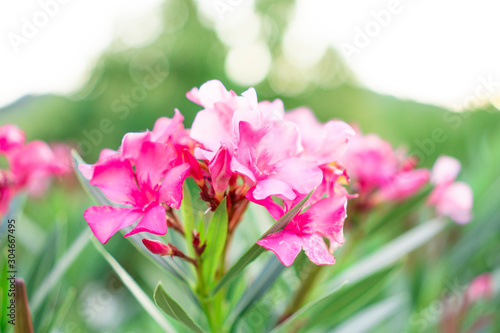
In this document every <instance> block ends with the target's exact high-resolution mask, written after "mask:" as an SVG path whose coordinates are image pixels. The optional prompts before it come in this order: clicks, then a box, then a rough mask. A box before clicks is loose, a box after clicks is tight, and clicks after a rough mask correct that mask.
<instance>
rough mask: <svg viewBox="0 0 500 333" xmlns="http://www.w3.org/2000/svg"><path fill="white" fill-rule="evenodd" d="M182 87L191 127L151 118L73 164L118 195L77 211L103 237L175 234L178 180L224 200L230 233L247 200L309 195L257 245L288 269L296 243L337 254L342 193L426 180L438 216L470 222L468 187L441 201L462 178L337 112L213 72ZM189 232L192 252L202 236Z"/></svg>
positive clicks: (365, 193)
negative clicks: (323, 115)
mask: <svg viewBox="0 0 500 333" xmlns="http://www.w3.org/2000/svg"><path fill="white" fill-rule="evenodd" d="M186 96H187V98H188V99H189V100H191V101H192V102H194V103H196V104H198V105H199V106H201V110H200V111H199V112H198V113H197V114H196V117H195V119H194V122H193V124H192V127H191V129H185V128H184V125H183V117H182V115H181V114H180V112H179V111H178V110H176V111H175V115H174V117H173V118H172V119H168V118H160V119H158V120H157V122H156V123H155V125H154V128H153V130H152V131H145V132H140V133H128V134H126V135H125V136H124V138H123V140H122V144H121V146H120V147H119V148H118V150H117V151H113V150H109V149H105V150H103V151H102V153H101V155H100V157H99V160H98V161H97V163H95V164H93V165H80V171H81V172H82V174H83V175H84V176H85V177H86V178H88V179H89V181H90V184H91V185H94V186H96V187H98V188H100V189H101V190H102V192H103V193H104V194H105V195H106V196H107V197H108V198H109V199H110V200H111V201H113V202H114V203H116V204H117V206H96V207H90V208H88V209H87V210H86V211H85V214H84V216H85V219H86V220H87V222H88V223H89V225H90V227H91V229H92V231H93V232H94V234H95V235H96V237H97V238H98V239H99V240H100V241H101V242H102V243H106V242H107V241H108V240H109V239H110V237H111V236H112V235H113V234H115V233H116V232H117V231H118V230H120V229H122V228H125V227H130V226H132V225H133V224H134V223H135V222H136V221H138V222H137V224H136V225H135V226H133V227H132V229H131V230H130V231H129V232H128V233H127V234H126V235H125V236H129V235H133V234H136V233H139V232H149V233H152V234H158V235H163V234H165V233H166V232H167V227H173V228H174V229H175V230H177V231H179V232H181V233H183V234H184V230H183V225H182V223H181V222H180V221H179V219H178V218H177V215H176V212H175V209H178V208H179V207H180V204H181V201H182V196H183V189H182V186H183V183H184V181H185V179H186V178H187V177H191V178H192V179H193V180H194V183H196V185H197V186H198V187H199V191H200V198H201V199H202V200H204V201H205V202H206V203H207V205H208V207H209V208H208V210H212V211H214V210H215V209H216V208H217V207H218V206H219V205H220V204H221V203H222V202H226V203H227V211H228V221H229V222H228V234H229V235H231V234H232V233H233V231H234V230H235V228H236V226H237V225H238V223H239V222H240V221H241V220H242V216H243V213H244V211H245V209H246V208H247V206H248V204H249V203H254V204H258V205H262V206H264V207H265V208H266V209H267V210H268V211H269V213H270V215H271V216H272V217H273V218H274V219H276V220H278V219H279V218H281V217H282V216H283V215H284V214H286V213H287V212H288V211H289V210H290V209H291V208H292V207H294V206H295V205H297V204H298V203H299V202H300V201H302V200H303V199H304V198H306V197H307V196H308V195H309V194H310V193H311V192H312V194H311V195H310V196H309V198H308V200H307V202H306V204H305V205H304V208H303V209H302V211H301V212H299V213H298V214H297V215H296V216H295V217H294V218H293V219H292V220H291V221H290V223H288V225H286V226H285V227H284V229H283V230H280V231H278V232H276V233H273V234H270V235H268V236H267V237H265V238H263V239H260V240H259V241H258V242H257V243H258V244H259V245H261V246H263V247H264V248H266V249H268V250H271V251H273V252H274V253H275V254H276V256H277V257H278V258H279V259H280V261H281V262H282V263H283V264H284V265H286V266H289V265H291V264H292V263H293V262H294V260H295V258H296V257H297V255H298V254H299V252H300V251H301V250H304V252H305V254H306V255H307V256H308V257H309V259H310V260H311V261H312V262H313V263H315V264H318V265H324V264H333V263H334V262H335V259H334V257H333V251H334V250H335V249H336V248H337V247H339V246H341V245H342V244H343V242H344V236H343V226H344V221H345V219H346V217H347V214H346V210H347V201H348V200H349V199H353V198H358V199H356V200H357V201H358V202H359V203H360V204H358V205H357V206H356V207H357V208H363V209H368V208H371V207H373V206H375V205H376V204H378V203H381V202H386V201H401V200H404V199H406V198H408V197H410V196H412V195H414V194H415V193H417V192H418V191H419V190H420V189H421V188H422V187H423V186H425V185H426V184H428V183H429V179H431V182H432V184H434V185H435V186H436V188H435V190H434V192H433V194H432V195H431V198H430V199H429V203H430V204H432V205H434V206H436V208H437V211H438V213H439V214H444V215H448V216H450V217H451V218H453V219H455V220H456V221H457V222H462V223H463V222H466V221H467V220H468V217H469V215H467V213H468V212H469V213H470V209H471V203H472V196H470V200H469V198H466V200H465V201H466V203H464V202H455V203H451V202H452V201H453V200H454V199H456V198H453V195H454V194H453V193H455V191H456V190H457V188H461V191H462V192H463V191H464V190H463V188H462V187H463V185H462V184H461V183H453V180H454V179H455V177H456V173H454V171H453V172H452V173H453V175H450V174H449V173H447V172H446V170H445V172H444V174H445V175H446V176H443V175H440V174H442V173H443V172H441V171H440V167H439V165H437V166H436V167H435V169H436V170H433V172H432V176H431V172H430V171H429V170H427V169H416V168H415V167H416V164H417V163H416V162H417V161H416V160H415V159H414V158H412V157H407V156H406V154H405V153H404V152H403V151H401V150H396V151H395V150H394V149H393V148H392V146H391V145H390V144H389V143H387V142H385V141H383V140H382V139H380V138H379V137H377V136H375V135H363V134H361V133H359V131H358V133H356V131H355V130H354V129H353V128H352V127H351V126H349V125H348V124H347V123H345V122H343V121H339V120H330V121H328V122H326V123H321V122H319V121H318V120H317V119H316V117H315V115H314V113H313V112H312V111H311V110H310V109H308V108H304V107H302V108H298V109H295V110H291V111H288V112H285V109H284V105H283V102H282V101H281V100H279V99H277V100H274V101H260V102H259V101H258V99H257V94H256V92H255V90H254V89H253V88H250V89H248V90H247V91H245V92H244V93H242V94H241V95H237V94H236V93H235V92H234V91H228V90H227V89H226V88H225V87H224V85H223V84H222V83H221V82H219V81H216V80H213V81H208V82H206V83H205V84H203V85H202V86H201V87H199V88H193V89H192V90H191V91H189V92H188V93H187V95H186ZM439 163H441V162H439ZM457 173H458V171H457ZM350 178H351V179H352V184H351V187H350V189H349V190H350V191H352V193H355V194H349V192H348V190H347V189H346V185H349V184H350ZM469 190H470V189H469ZM463 193H465V192H463ZM459 195H461V194H460V193H459ZM358 196H359V197H358ZM224 198H225V199H226V200H225V201H223V199H224ZM469 203H470V205H469ZM457 205H458V206H459V207H460V208H461V211H460V213H457V212H456V210H455V208H456V207H458V206H457ZM193 232H194V233H193V235H194V237H193V246H194V247H195V249H196V252H197V253H198V252H199V253H198V254H200V253H201V252H203V249H204V245H203V244H198V243H199V241H200V239H199V237H197V233H196V231H193ZM194 242H198V243H197V244H196V245H195V244H194ZM144 244H145V245H146V247H147V248H148V249H149V250H150V251H151V252H153V253H156V254H159V255H176V256H180V257H183V256H184V254H182V252H180V250H178V249H177V248H176V247H175V246H173V245H172V244H169V245H168V246H167V245H165V244H162V243H161V242H158V241H152V240H147V239H145V240H144Z"/></svg>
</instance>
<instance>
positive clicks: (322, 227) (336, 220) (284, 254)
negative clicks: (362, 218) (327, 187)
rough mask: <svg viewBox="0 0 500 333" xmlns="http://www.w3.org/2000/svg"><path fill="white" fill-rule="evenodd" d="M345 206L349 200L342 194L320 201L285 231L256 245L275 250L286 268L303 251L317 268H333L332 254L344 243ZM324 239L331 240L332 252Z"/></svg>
mask: <svg viewBox="0 0 500 333" xmlns="http://www.w3.org/2000/svg"><path fill="white" fill-rule="evenodd" d="M346 205H347V198H346V197H345V196H344V195H341V194H336V195H334V196H331V197H327V198H324V199H321V200H319V201H317V202H315V203H313V204H312V205H311V206H310V207H309V208H308V209H307V210H305V211H304V212H302V213H300V214H299V215H297V216H295V217H294V218H293V220H292V221H291V222H290V223H289V224H288V225H287V226H286V227H285V228H284V229H283V230H281V231H278V232H276V233H273V234H271V235H269V236H267V237H265V238H263V239H261V240H259V241H257V244H259V245H260V246H262V247H264V248H266V249H268V250H270V251H273V252H274V253H275V254H276V256H277V257H278V259H279V260H280V261H281V262H282V263H283V265H285V266H290V265H292V264H293V262H294V260H295V258H296V257H297V255H298V254H299V253H300V251H301V250H302V249H303V250H304V251H305V254H306V255H307V257H308V258H309V259H310V260H311V261H312V262H313V263H315V264H316V265H332V264H334V263H335V258H334V257H333V255H332V253H333V251H334V250H335V248H337V247H338V246H340V245H342V244H343V242H344V237H343V233H342V229H343V225H344V220H345V218H346V216H347V215H346ZM323 237H325V238H327V239H328V240H329V243H330V249H329V248H328V246H327V245H326V243H325V241H324V240H323Z"/></svg>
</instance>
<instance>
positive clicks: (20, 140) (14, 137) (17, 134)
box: [0, 124, 26, 153]
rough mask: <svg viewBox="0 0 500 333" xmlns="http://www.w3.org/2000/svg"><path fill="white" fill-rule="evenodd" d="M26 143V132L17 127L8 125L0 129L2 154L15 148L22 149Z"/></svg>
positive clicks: (0, 149) (0, 150)
mask: <svg viewBox="0 0 500 333" xmlns="http://www.w3.org/2000/svg"><path fill="white" fill-rule="evenodd" d="M25 141H26V136H25V135H24V132H23V131H21V130H20V129H19V128H18V127H17V126H15V125H12V124H7V125H4V126H1V127H0V153H6V152H8V151H9V150H11V149H13V148H17V147H20V146H22V145H23V144H24V142H25Z"/></svg>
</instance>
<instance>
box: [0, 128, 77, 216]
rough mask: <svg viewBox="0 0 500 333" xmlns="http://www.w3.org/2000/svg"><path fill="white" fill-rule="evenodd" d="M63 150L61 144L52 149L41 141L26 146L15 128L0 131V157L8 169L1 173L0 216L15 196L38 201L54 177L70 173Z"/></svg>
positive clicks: (23, 138)
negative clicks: (21, 195)
mask: <svg viewBox="0 0 500 333" xmlns="http://www.w3.org/2000/svg"><path fill="white" fill-rule="evenodd" d="M63 150H64V151H65V152H67V151H68V150H69V148H67V147H66V146H65V145H63V144H56V145H54V147H53V148H51V147H49V145H48V144H46V143H45V142H42V141H32V142H29V143H25V135H24V132H23V131H21V130H20V129H19V128H17V127H16V126H14V125H11V124H7V125H4V126H1V127H0V154H1V155H3V156H5V159H6V161H7V168H8V169H5V170H0V215H3V214H5V213H6V212H7V210H8V208H9V204H10V201H11V199H12V198H13V197H14V196H15V195H16V194H17V193H19V192H21V191H25V192H26V193H27V194H28V195H30V196H38V197H39V196H41V195H42V194H43V193H44V192H45V190H46V189H47V187H48V186H49V184H50V181H51V179H52V178H53V177H54V176H62V175H65V174H67V173H69V172H70V171H71V169H72V167H71V164H68V163H67V162H68V161H67V155H66V154H64V153H63Z"/></svg>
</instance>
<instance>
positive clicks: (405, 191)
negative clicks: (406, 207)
mask: <svg viewBox="0 0 500 333" xmlns="http://www.w3.org/2000/svg"><path fill="white" fill-rule="evenodd" d="M429 176H430V173H429V170H427V169H416V170H411V171H405V172H400V173H398V174H397V175H396V177H395V178H394V179H393V180H392V182H390V183H389V184H388V185H386V186H384V187H382V189H381V195H382V197H383V198H384V199H385V200H397V201H401V200H404V199H406V198H408V197H410V196H412V195H414V194H415V193H417V192H418V191H419V190H420V189H421V188H422V187H423V186H424V185H425V184H427V182H428V181H429Z"/></svg>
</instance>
